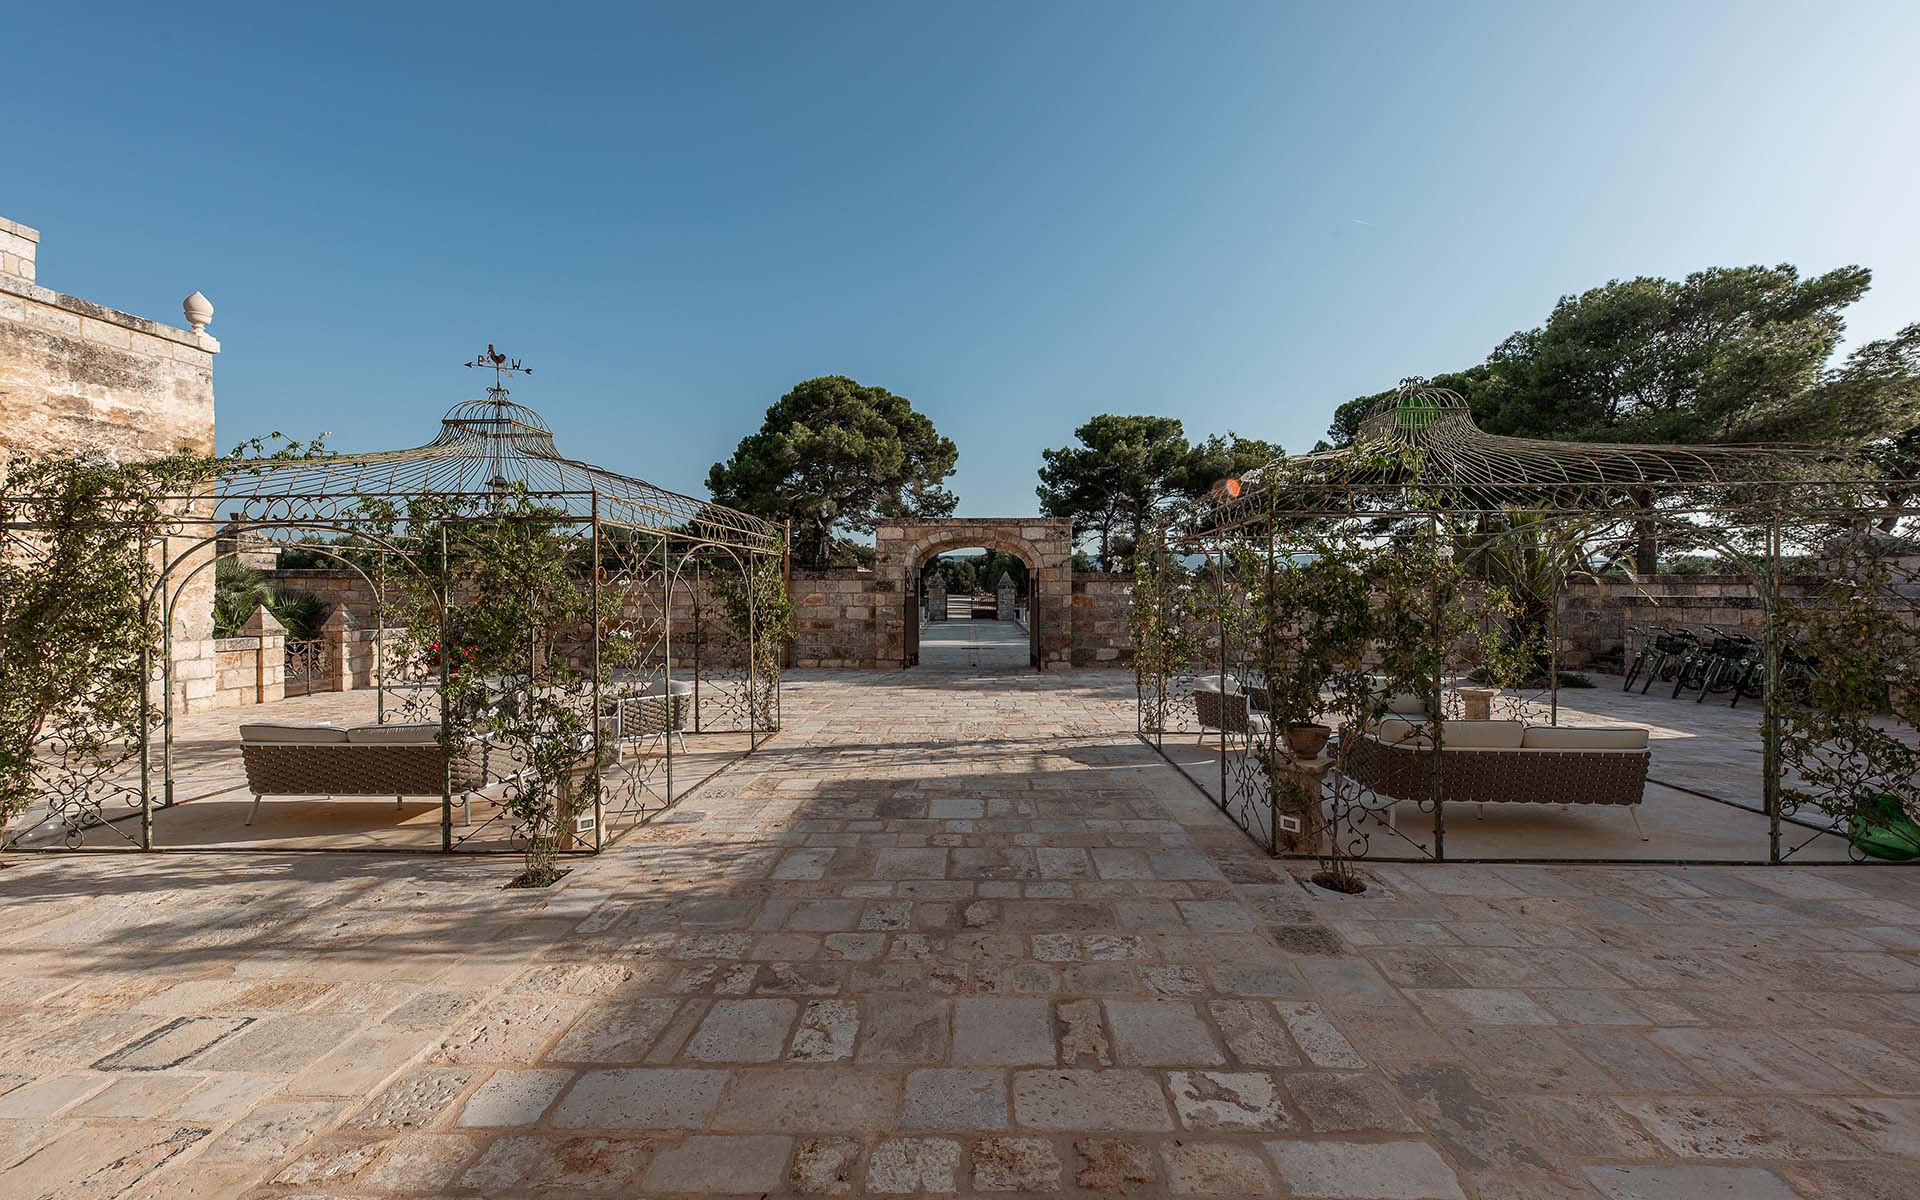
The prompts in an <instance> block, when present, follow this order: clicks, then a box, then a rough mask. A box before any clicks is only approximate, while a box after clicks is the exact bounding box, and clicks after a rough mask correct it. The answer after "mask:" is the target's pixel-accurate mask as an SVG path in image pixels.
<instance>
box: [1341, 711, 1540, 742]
mask: <svg viewBox="0 0 1920 1200" xmlns="http://www.w3.org/2000/svg"><path fill="white" fill-rule="evenodd" d="M1425 729H1426V726H1425V725H1424V724H1423V723H1422V722H1420V721H1410V720H1408V719H1407V718H1405V717H1388V718H1386V719H1385V720H1383V721H1381V722H1380V723H1379V724H1378V725H1376V726H1374V730H1373V733H1374V736H1375V737H1377V738H1379V739H1380V740H1381V741H1383V742H1386V743H1387V744H1388V745H1395V746H1397V745H1399V744H1401V743H1402V742H1406V741H1407V740H1408V739H1410V738H1414V737H1415V736H1416V735H1421V734H1422V733H1423V731H1424V730H1425ZM1526 732H1527V727H1526V726H1525V725H1524V724H1522V723H1521V722H1519V721H1448V722H1446V723H1445V725H1443V726H1442V727H1441V739H1442V741H1443V742H1444V744H1445V745H1446V747H1447V749H1449V750H1518V749H1519V748H1520V746H1521V739H1523V738H1524V737H1525V736H1526ZM1430 740H1431V739H1428V738H1425V737H1424V736H1422V737H1421V738H1420V741H1421V743H1422V744H1425V743H1427V742H1429V741H1430Z"/></svg>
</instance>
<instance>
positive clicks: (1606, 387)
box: [1328, 265, 1920, 446]
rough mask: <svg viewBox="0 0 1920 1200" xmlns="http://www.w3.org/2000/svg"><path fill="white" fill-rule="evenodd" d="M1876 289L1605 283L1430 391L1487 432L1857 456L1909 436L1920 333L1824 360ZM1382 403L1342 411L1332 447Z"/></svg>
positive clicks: (1699, 281)
mask: <svg viewBox="0 0 1920 1200" xmlns="http://www.w3.org/2000/svg"><path fill="white" fill-rule="evenodd" d="M1871 281H1872V276H1871V274H1870V273H1869V272H1868V271H1867V270H1866V269H1865V268H1862V267H1842V268H1840V269H1838V270H1834V271H1829V272H1827V273H1826V274H1824V275H1818V276H1814V277H1812V278H1808V279H1802V278H1801V277H1800V273H1799V271H1797V270H1796V269H1795V268H1793V267H1791V266H1785V265H1783V266H1778V267H1716V268H1713V269H1710V270H1705V271H1696V272H1694V273H1693V274H1691V275H1688V276H1687V277H1686V278H1685V279H1683V280H1679V281H1677V282H1676V281H1674V280H1667V279H1650V278H1644V277H1643V278H1639V279H1631V280H1624V281H1623V280H1614V281H1613V282H1610V283H1608V284H1606V285H1605V286H1603V287H1597V288H1594V289H1592V290H1590V291H1587V292H1584V293H1582V294H1580V295H1579V296H1568V297H1563V298H1562V299H1561V301H1560V302H1559V303H1558V304H1557V305H1555V306H1554V310H1553V312H1552V314H1551V315H1549V317H1548V318H1547V321H1546V323H1545V324H1544V325H1542V326H1540V327H1539V328H1537V329H1529V330H1522V331H1521V332H1518V333H1515V334H1513V335H1512V336H1511V337H1509V338H1507V339H1506V340H1505V341H1503V342H1501V343H1500V345H1498V346H1496V347H1495V348H1494V350H1493V353H1492V354H1490V355H1489V356H1488V358H1487V361H1486V362H1485V363H1483V364H1480V365H1478V366H1475V367H1472V368H1470V369H1468V370H1466V371H1463V372H1458V373H1455V374H1450V375H1438V376H1434V377H1433V380H1432V382H1434V383H1435V384H1437V385H1440V386H1443V387H1450V388H1452V389H1453V390H1455V391H1457V392H1459V393H1461V394H1462V395H1463V396H1465V397H1466V398H1467V400H1468V402H1469V403H1470V404H1471V405H1472V407H1473V412H1474V417H1475V419H1476V420H1477V421H1478V422H1479V424H1480V426H1481V428H1483V429H1485V430H1487V431H1488V432H1489V433H1499V434H1509V435H1515V436H1521V437H1548V438H1558V439H1562V440H1568V441H1625V442H1663V443H1681V444H1685V443H1701V442H1780V441H1792V442H1803V443H1820V444H1829V445H1848V446H1859V445H1862V444H1867V443H1871V442H1874V441H1875V440H1876V439H1885V438H1890V437H1893V436H1895V435H1898V434H1899V433H1901V432H1902V431H1904V430H1907V429H1911V428H1913V427H1914V426H1915V425H1916V424H1920V383H1917V381H1920V370H1917V369H1916V366H1917V364H1920V325H1914V326H1909V327H1908V328H1906V329H1904V330H1902V331H1901V332H1900V333H1899V334H1897V335H1896V336H1894V337H1892V338H1888V339H1886V340H1883V341H1878V342H1872V343H1869V344H1867V345H1864V346H1861V347H1859V348H1858V349H1856V350H1855V351H1853V353H1852V354H1850V355H1848V356H1847V358H1846V359H1845V361H1844V362H1842V363H1840V364H1839V365H1835V364H1834V363H1833V359H1834V355H1835V352H1836V350H1837V348H1838V346H1839V344H1840V338H1841V335H1842V333H1843V332H1844V330H1845V320H1844V315H1843V314H1844V312H1845V310H1846V309H1847V307H1848V306H1850V305H1852V304H1853V303H1854V302H1855V301H1857V300H1859V299H1860V297H1861V296H1863V295H1865V294H1866V291H1867V289H1868V287H1869V285H1870V284H1871ZM1389 394H1390V393H1386V392H1382V393H1379V394H1377V395H1374V396H1362V397H1360V398H1358V399H1356V400H1353V401H1351V402H1349V403H1347V404H1343V405H1341V406H1340V408H1339V409H1338V410H1337V411H1336V412H1335V413H1334V418H1333V424H1332V427H1331V428H1330V429H1329V430H1328V437H1329V439H1331V441H1332V442H1333V444H1335V445H1343V444H1346V443H1348V442H1351V441H1352V440H1353V437H1354V434H1355V433H1356V431H1357V429H1358V426H1359V421H1360V419H1361V418H1362V417H1363V416H1364V415H1365V413H1366V412H1367V410H1369V409H1371V408H1372V407H1373V406H1374V405H1375V404H1377V403H1378V402H1379V401H1380V400H1382V399H1384V398H1385V397H1386V396H1387V395H1389Z"/></svg>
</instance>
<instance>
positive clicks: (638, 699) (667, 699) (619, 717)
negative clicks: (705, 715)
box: [613, 680, 693, 753]
mask: <svg viewBox="0 0 1920 1200" xmlns="http://www.w3.org/2000/svg"><path fill="white" fill-rule="evenodd" d="M692 705H693V685H692V684H691V683H685V682H682V681H680V680H674V681H673V682H672V683H671V684H668V685H666V687H665V688H662V686H661V685H660V683H659V682H658V681H654V682H650V683H645V684H642V685H640V686H639V687H637V688H634V689H633V690H632V691H631V692H629V693H628V694H626V695H623V696H620V697H619V698H617V699H616V700H614V702H613V716H614V730H615V734H614V736H615V737H616V738H618V739H619V742H620V744H621V746H623V747H624V746H628V745H639V744H641V743H645V742H651V741H653V740H654V739H655V738H664V737H668V736H672V737H674V738H676V739H678V740H679V742H680V750H681V752H682V753H685V752H686V749H687V735H686V728H687V710H688V709H689V708H691V707H692Z"/></svg>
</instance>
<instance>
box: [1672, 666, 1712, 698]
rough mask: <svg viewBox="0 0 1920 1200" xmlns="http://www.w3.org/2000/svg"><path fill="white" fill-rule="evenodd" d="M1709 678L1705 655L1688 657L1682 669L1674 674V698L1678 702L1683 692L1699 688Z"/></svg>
mask: <svg viewBox="0 0 1920 1200" xmlns="http://www.w3.org/2000/svg"><path fill="white" fill-rule="evenodd" d="M1706 677H1707V658H1706V656H1705V655H1688V656H1687V658H1686V659H1685V660H1684V661H1683V662H1681V664H1680V669H1679V670H1677V671H1675V672H1674V673H1673V698H1674V699H1675V700H1678V699H1679V698H1680V693H1681V692H1686V691H1691V690H1693V689H1694V688H1697V687H1699V686H1700V685H1701V683H1702V682H1703V681H1704V680H1705V679H1706Z"/></svg>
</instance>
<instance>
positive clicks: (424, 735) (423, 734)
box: [346, 721, 440, 746]
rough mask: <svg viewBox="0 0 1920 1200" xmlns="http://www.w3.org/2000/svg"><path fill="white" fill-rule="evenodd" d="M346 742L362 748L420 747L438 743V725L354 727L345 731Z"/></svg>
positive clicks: (432, 723)
mask: <svg viewBox="0 0 1920 1200" xmlns="http://www.w3.org/2000/svg"><path fill="white" fill-rule="evenodd" d="M346 740H347V741H349V742H353V743H356V744H358V745H362V746H422V745H429V746H430V745H436V744H438V742H439V741H440V723H439V722H438V721H433V722H422V723H421V724H418V725H356V726H354V727H353V728H352V729H349V730H347V739H346Z"/></svg>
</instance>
